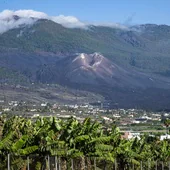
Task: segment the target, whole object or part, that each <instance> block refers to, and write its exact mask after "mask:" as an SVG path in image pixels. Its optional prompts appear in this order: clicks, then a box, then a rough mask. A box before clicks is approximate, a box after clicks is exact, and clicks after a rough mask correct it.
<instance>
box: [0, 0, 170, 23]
mask: <svg viewBox="0 0 170 170" xmlns="http://www.w3.org/2000/svg"><path fill="white" fill-rule="evenodd" d="M6 9H9V10H14V11H15V10H21V9H22V10H23V9H32V10H35V11H41V12H44V13H46V14H48V15H50V16H58V15H65V16H75V17H77V18H78V19H79V20H80V21H83V22H90V23H93V22H94V23H120V24H128V25H133V24H145V23H154V24H167V25H170V0H0V12H1V11H3V10H6Z"/></svg>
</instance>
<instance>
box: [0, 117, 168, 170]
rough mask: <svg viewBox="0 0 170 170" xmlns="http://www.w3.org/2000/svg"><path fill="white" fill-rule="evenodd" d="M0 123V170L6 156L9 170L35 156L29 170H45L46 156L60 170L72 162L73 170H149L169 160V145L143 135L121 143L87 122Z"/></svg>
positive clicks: (115, 130) (8, 120)
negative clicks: (145, 169) (54, 160)
mask: <svg viewBox="0 0 170 170" xmlns="http://www.w3.org/2000/svg"><path fill="white" fill-rule="evenodd" d="M0 122H1V123H0V126H1V139H0V156H1V158H0V159H1V161H0V168H1V169H5V168H6V167H7V166H6V162H7V154H9V153H10V156H11V169H13V170H19V169H22V170H24V169H25V168H26V166H27V163H26V160H27V156H30V157H31V155H36V157H35V158H33V159H31V160H30V168H31V170H34V169H48V163H47V161H46V157H48V156H49V155H50V156H57V157H58V158H59V160H60V166H61V169H62V170H65V169H67V166H68V162H71V160H73V159H74V160H75V162H74V164H75V165H74V167H75V169H77V170H83V169H84V167H85V164H87V169H88V170H90V169H94V163H95V167H96V166H97V167H98V168H99V169H104V168H105V169H108V170H109V169H112V168H113V165H114V163H115V162H117V163H118V164H115V166H117V168H118V169H119V170H123V169H125V168H126V169H127V170H128V169H129V170H130V169H132V168H134V169H136V170H137V169H140V165H141V161H142V162H143V166H145V167H147V166H148V161H149V169H153V168H154V166H155V161H163V162H168V160H169V158H170V141H168V140H163V141H159V139H158V138H156V137H152V136H147V135H144V136H141V139H137V138H135V139H131V140H126V139H122V138H121V134H120V132H119V129H118V128H117V127H116V126H114V125H113V127H112V129H111V130H110V131H108V130H106V129H105V130H104V129H103V127H102V126H101V124H100V123H98V122H96V121H94V122H93V121H91V119H90V118H86V119H85V120H84V121H83V122H82V123H80V122H78V121H77V120H76V119H74V118H70V119H67V120H61V119H57V118H55V117H49V118H43V117H39V118H37V119H36V120H32V119H27V118H23V117H18V116H15V117H12V118H7V117H4V116H2V117H1V119H0ZM92 160H93V162H92ZM94 160H95V161H94ZM129 164H131V165H133V167H131V166H128V165H129ZM45 167H46V168H45Z"/></svg>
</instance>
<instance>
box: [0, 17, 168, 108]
mask: <svg viewBox="0 0 170 170" xmlns="http://www.w3.org/2000/svg"><path fill="white" fill-rule="evenodd" d="M14 19H15V20H20V17H17V16H14ZM169 47H170V26H167V25H153V24H146V25H139V26H133V27H130V28H128V29H119V28H111V27H104V26H89V27H88V29H79V28H65V27H63V26H62V25H60V24H57V23H55V22H53V21H50V20H46V19H41V20H38V21H36V22H35V23H34V24H33V25H29V26H26V25H21V26H20V27H19V28H15V29H11V30H9V31H7V32H5V33H3V34H0V79H1V82H2V83H4V82H10V83H20V84H22V83H23V84H24V83H27V84H29V82H35V83H36V82H37V83H39V82H41V83H57V84H61V85H64V86H69V87H72V88H75V89H84V90H87V91H92V92H95V93H99V94H102V95H103V96H105V97H106V99H107V100H110V101H112V102H113V106H114V105H116V107H135V106H136V107H142V108H158V109H163V108H166V109H167V108H170V106H169V102H168V100H169V101H170V90H169V89H170V88H169V87H170V48H169ZM160 100H161V102H160Z"/></svg>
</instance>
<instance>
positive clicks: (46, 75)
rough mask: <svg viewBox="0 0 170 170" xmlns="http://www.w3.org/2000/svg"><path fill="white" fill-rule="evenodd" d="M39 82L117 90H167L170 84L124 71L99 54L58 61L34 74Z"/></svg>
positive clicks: (80, 54)
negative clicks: (103, 87) (151, 88)
mask: <svg viewBox="0 0 170 170" xmlns="http://www.w3.org/2000/svg"><path fill="white" fill-rule="evenodd" d="M36 75H38V76H37V77H36V79H37V80H38V81H40V82H45V81H47V80H48V81H47V82H50V81H51V82H53V83H54V82H57V83H63V84H65V85H68V86H69V85H73V84H78V85H80V86H82V85H86V86H89V88H90V86H93V87H94V86H97V87H102V86H106V87H111V88H113V87H117V88H142V89H146V88H150V87H154V88H165V89H167V88H169V83H170V80H169V79H166V78H164V79H163V78H160V77H158V76H156V75H153V74H149V73H148V74H146V73H142V72H139V71H136V70H134V69H132V68H123V67H120V66H118V65H117V64H115V63H114V62H112V61H111V60H109V59H107V58H106V57H104V56H103V55H102V54H100V53H97V52H95V53H93V54H86V53H79V54H75V55H72V56H67V57H61V58H58V60H57V61H56V62H55V64H52V65H49V66H46V67H45V68H44V69H40V70H39V71H37V73H36Z"/></svg>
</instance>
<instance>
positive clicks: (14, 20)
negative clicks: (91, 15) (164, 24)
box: [0, 10, 124, 33]
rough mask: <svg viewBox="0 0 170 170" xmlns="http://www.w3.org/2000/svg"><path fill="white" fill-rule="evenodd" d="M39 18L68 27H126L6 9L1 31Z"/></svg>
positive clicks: (29, 23)
mask: <svg viewBox="0 0 170 170" xmlns="http://www.w3.org/2000/svg"><path fill="white" fill-rule="evenodd" d="M18 17H19V18H18ZM38 19H48V20H52V21H54V22H56V23H59V24H61V25H63V26H64V27H68V28H87V27H88V26H89V25H95V26H99V25H100V26H109V27H116V28H124V26H122V25H120V24H112V23H111V24H109V23H108V24H107V23H106V24H103V23H102V24H96V23H95V24H90V23H88V24H87V23H84V22H81V21H80V20H78V19H77V18H76V17H74V16H64V15H59V16H48V15H47V14H46V13H43V12H38V11H34V10H18V11H11V10H4V11H2V12H0V33H4V32H6V31H8V30H10V29H14V28H18V27H20V26H21V25H32V24H34V23H35V22H36V21H37V20H38Z"/></svg>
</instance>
